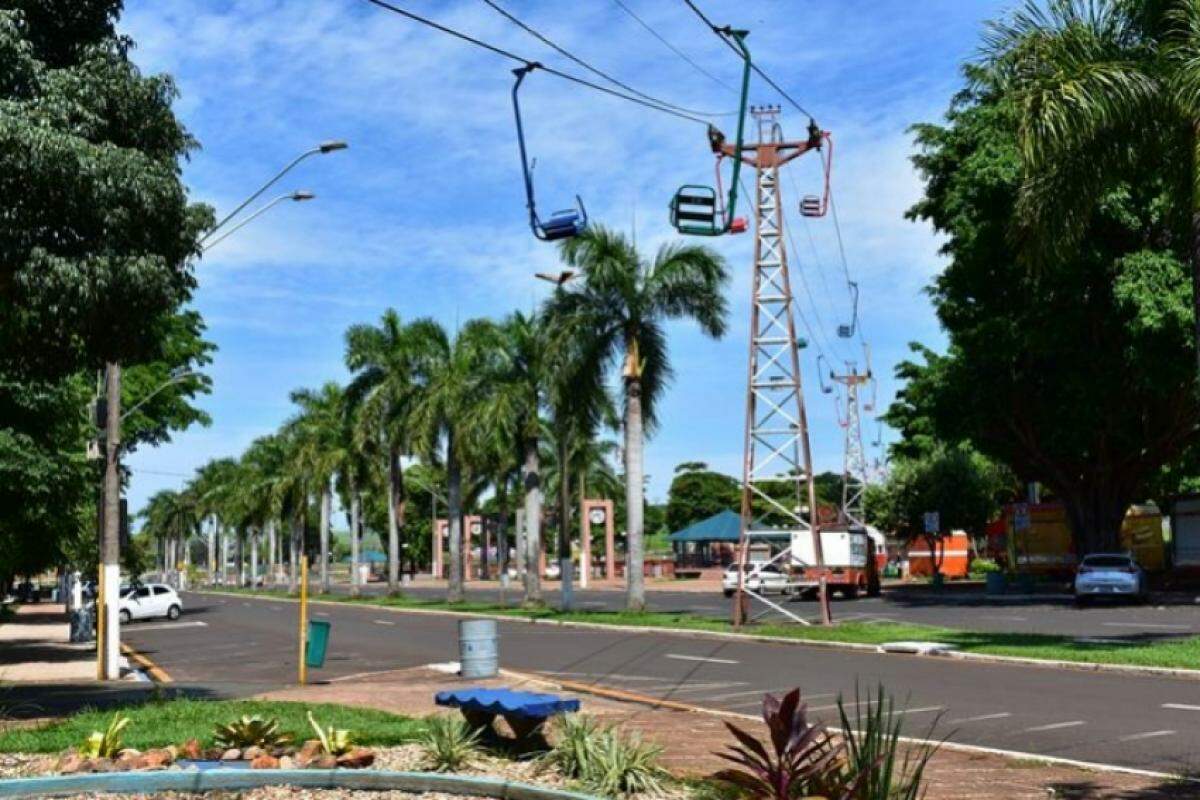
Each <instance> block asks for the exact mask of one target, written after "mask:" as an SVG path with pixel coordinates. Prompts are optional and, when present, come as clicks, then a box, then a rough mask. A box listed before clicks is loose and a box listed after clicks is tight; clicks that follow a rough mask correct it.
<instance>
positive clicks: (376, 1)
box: [366, 0, 709, 127]
mask: <svg viewBox="0 0 1200 800" xmlns="http://www.w3.org/2000/svg"><path fill="white" fill-rule="evenodd" d="M366 2H368V3H370V4H371V5H373V6H378V7H380V8H382V9H385V10H387V11H391V12H392V13H393V14H399V15H400V16H402V17H407V18H408V19H411V20H412V21H413V22H419V23H421V24H422V25H425V26H426V27H429V28H433V29H434V30H436V31H441V32H442V33H444V34H447V35H449V36H453V37H454V38H456V39H461V40H462V41H464V42H468V43H470V44H473V45H475V46H476V47H481V48H483V49H484V50H487V51H488V52H491V53H495V54H496V55H498V56H504V57H505V58H508V59H511V60H513V61H516V62H518V63H520V64H524V65H526V66H534V67H536V68H537V69H540V70H541V71H542V72H546V73H549V74H550V75H553V76H555V77H557V78H562V79H563V80H567V81H571V82H572V83H577V84H579V85H580V86H586V87H588V88H589V89H595V90H596V91H598V92H603V93H604V94H607V95H611V96H613V97H619V98H621V99H622V100H628V101H629V102H631V103H637V104H638V105H640V106H645V107H646V108H649V109H653V110H654V111H661V112H662V113H664V114H670V115H671V116H673V117H679V118H680V119H686V120H688V121H690V122H695V123H697V124H700V125H704V126H705V127H707V126H708V125H709V122H708V120H706V119H701V118H700V117H697V116H694V115H692V114H686V113H682V112H679V111H675V110H674V109H671V108H667V107H666V106H664V105H661V104H659V103H657V102H651V101H649V100H644V99H642V98H640V97H635V96H633V95H630V94H626V93H625V92H618V91H617V90H616V89H610V88H608V87H607V86H601V85H600V84H598V83H593V82H591V81H589V80H587V79H585V78H580V77H579V76H578V75H572V74H571V73H569V72H563V71H562V70H559V69H555V68H554V67H547V66H546V65H545V64H542V63H540V62H538V61H536V60H534V59H531V58H525V57H524V56H519V55H517V54H516V53H514V52H512V51H511V50H505V49H504V48H503V47H497V46H496V45H494V44H489V43H487V42H485V41H483V40H482V39H477V38H475V37H474V36H471V35H469V34H466V33H463V32H462V31H457V30H455V29H454V28H450V27H447V26H445V25H442V24H441V23H440V22H434V21H433V20H431V19H429V18H427V17H422V16H421V15H420V14H414V13H413V12H411V11H409V10H407V9H404V8H400V7H399V6H397V5H393V4H392V3H388V2H385V0H366Z"/></svg>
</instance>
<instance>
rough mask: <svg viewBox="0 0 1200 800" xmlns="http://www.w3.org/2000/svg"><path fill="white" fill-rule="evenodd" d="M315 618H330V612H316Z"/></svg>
mask: <svg viewBox="0 0 1200 800" xmlns="http://www.w3.org/2000/svg"><path fill="white" fill-rule="evenodd" d="M313 616H314V617H328V616H329V612H328V611H314V612H313Z"/></svg>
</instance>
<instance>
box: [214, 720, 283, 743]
mask: <svg viewBox="0 0 1200 800" xmlns="http://www.w3.org/2000/svg"><path fill="white" fill-rule="evenodd" d="M213 739H214V742H215V743H216V745H217V746H218V747H225V748H237V749H238V750H245V749H246V748H247V747H281V746H283V745H285V744H287V743H288V742H289V741H291V737H289V736H288V735H287V734H285V733H283V732H282V731H280V730H279V721H278V720H274V719H263V718H262V717H257V716H255V717H242V718H241V719H239V720H235V721H233V722H231V723H229V724H228V725H218V726H217V727H216V729H215V730H214V736H213Z"/></svg>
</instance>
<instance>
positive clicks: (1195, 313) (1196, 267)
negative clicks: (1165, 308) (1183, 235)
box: [1191, 124, 1200, 382]
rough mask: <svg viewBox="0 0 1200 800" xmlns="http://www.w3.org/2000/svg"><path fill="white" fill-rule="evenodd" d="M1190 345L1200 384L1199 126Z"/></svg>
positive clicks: (1194, 180)
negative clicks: (1194, 350) (1192, 348)
mask: <svg viewBox="0 0 1200 800" xmlns="http://www.w3.org/2000/svg"><path fill="white" fill-rule="evenodd" d="M1192 149H1193V151H1194V154H1193V156H1192V184H1193V186H1194V187H1195V188H1194V189H1193V190H1192V191H1193V196H1192V252H1191V262H1192V263H1191V267H1192V344H1193V346H1194V347H1195V349H1196V354H1195V355H1196V380H1197V381H1198V382H1200V124H1197V125H1196V128H1195V133H1194V135H1193V138H1192Z"/></svg>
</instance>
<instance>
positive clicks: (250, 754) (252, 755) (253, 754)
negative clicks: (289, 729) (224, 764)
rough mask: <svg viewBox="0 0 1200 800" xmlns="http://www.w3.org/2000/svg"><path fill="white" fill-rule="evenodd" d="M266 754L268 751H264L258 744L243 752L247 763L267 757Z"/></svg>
mask: <svg viewBox="0 0 1200 800" xmlns="http://www.w3.org/2000/svg"><path fill="white" fill-rule="evenodd" d="M266 752H267V751H266V750H263V749H262V748H261V747H259V746H258V745H256V744H255V745H251V746H249V747H247V748H246V749H245V750H243V751H242V758H244V759H245V760H247V761H253V760H254V759H256V758H258V757H259V756H261V755H265V754H266Z"/></svg>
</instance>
